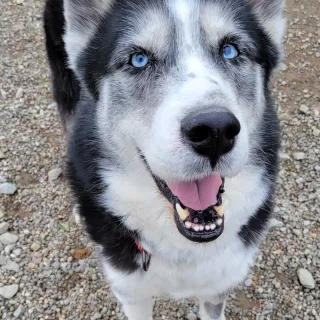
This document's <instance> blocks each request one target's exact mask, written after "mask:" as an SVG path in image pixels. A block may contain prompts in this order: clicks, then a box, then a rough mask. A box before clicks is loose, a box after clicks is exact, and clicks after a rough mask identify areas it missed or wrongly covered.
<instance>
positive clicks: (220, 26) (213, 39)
mask: <svg viewBox="0 0 320 320" xmlns="http://www.w3.org/2000/svg"><path fill="white" fill-rule="evenodd" d="M200 15H201V18H200V23H201V28H202V29H203V31H204V34H205V38H206V39H207V41H208V42H209V43H211V44H213V45H214V44H216V43H217V42H218V41H219V40H220V39H221V38H223V37H225V36H226V35H228V34H234V33H237V21H236V19H235V18H234V12H233V9H232V8H230V7H229V8H227V7H226V6H221V5H219V4H217V3H210V2H209V3H205V4H204V5H203V6H202V7H201V13H200Z"/></svg>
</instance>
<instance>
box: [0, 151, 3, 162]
mask: <svg viewBox="0 0 320 320" xmlns="http://www.w3.org/2000/svg"><path fill="white" fill-rule="evenodd" d="M2 159H4V153H3V151H2V150H0V160H2Z"/></svg>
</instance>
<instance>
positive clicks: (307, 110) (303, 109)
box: [299, 104, 309, 114]
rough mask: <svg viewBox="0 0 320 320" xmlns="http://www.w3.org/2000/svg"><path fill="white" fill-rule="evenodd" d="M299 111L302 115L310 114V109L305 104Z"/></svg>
mask: <svg viewBox="0 0 320 320" xmlns="http://www.w3.org/2000/svg"><path fill="white" fill-rule="evenodd" d="M299 111H300V112H301V113H302V114H308V113H309V108H308V106H306V105H305V104H303V105H302V106H301V107H300V108H299Z"/></svg>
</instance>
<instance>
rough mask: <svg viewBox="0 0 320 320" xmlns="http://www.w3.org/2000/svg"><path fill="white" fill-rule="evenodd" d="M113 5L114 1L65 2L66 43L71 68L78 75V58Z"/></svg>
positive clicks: (69, 0) (68, 0) (70, 0)
mask: <svg viewBox="0 0 320 320" xmlns="http://www.w3.org/2000/svg"><path fill="white" fill-rule="evenodd" d="M112 3H113V0H64V15H65V19H66V28H65V34H64V42H65V45H66V51H67V53H68V58H69V66H70V68H71V69H72V70H73V71H74V72H75V73H76V74H78V69H77V66H76V61H77V58H78V57H79V55H80V53H81V52H82V51H83V50H84V49H85V48H86V47H87V46H88V43H89V41H90V39H91V38H92V35H93V34H94V32H95V30H96V29H97V27H98V25H99V22H100V19H101V17H103V15H104V14H105V13H106V12H107V11H108V10H109V9H110V7H111V5H112ZM84 18H85V19H86V20H85V21H84Z"/></svg>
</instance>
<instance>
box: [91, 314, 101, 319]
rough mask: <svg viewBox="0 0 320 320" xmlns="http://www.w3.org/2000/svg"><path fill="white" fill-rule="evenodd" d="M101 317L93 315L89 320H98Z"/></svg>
mask: <svg viewBox="0 0 320 320" xmlns="http://www.w3.org/2000/svg"><path fill="white" fill-rule="evenodd" d="M101 317H102V315H101V314H100V313H95V314H94V315H93V316H92V317H91V320H98V319H101Z"/></svg>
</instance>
